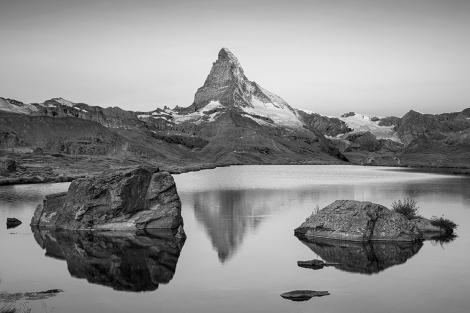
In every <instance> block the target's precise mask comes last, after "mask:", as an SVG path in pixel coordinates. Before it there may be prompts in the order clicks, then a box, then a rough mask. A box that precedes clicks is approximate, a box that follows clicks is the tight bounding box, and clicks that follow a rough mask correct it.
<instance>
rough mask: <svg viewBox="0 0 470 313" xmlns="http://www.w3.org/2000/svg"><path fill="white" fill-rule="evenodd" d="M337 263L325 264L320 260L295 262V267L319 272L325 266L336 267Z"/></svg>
mask: <svg viewBox="0 0 470 313" xmlns="http://www.w3.org/2000/svg"><path fill="white" fill-rule="evenodd" d="M337 264H338V263H325V262H323V261H322V260H317V259H314V260H308V261H297V266H299V267H304V268H311V269H314V270H319V269H322V268H324V267H325V266H333V265H337Z"/></svg>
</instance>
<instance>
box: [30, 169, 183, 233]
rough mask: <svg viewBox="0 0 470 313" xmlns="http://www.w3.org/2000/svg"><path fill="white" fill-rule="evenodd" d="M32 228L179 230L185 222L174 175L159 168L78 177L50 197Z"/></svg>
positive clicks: (36, 214)
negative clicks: (65, 188)
mask: <svg viewBox="0 0 470 313" xmlns="http://www.w3.org/2000/svg"><path fill="white" fill-rule="evenodd" d="M31 225H32V226H39V227H47V228H59V229H73V230H77V229H114V230H118V229H120V230H136V229H147V228H149V229H150V228H164V229H174V228H178V227H180V226H182V225H183V219H182V217H181V202H180V199H179V196H178V193H177V192H176V186H175V182H174V180H173V177H172V176H171V175H170V174H169V173H167V172H160V171H159V170H158V169H156V168H145V167H139V168H134V169H128V170H122V171H117V172H116V171H114V172H107V173H104V174H102V175H99V176H96V177H92V178H79V179H76V180H74V181H72V183H71V184H70V187H69V189H68V192H65V193H59V194H54V195H49V196H46V198H45V199H44V201H43V203H42V204H40V205H39V206H38V207H37V208H36V211H35V212H34V216H33V219H32V221H31Z"/></svg>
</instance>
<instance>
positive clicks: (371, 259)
mask: <svg viewBox="0 0 470 313" xmlns="http://www.w3.org/2000/svg"><path fill="white" fill-rule="evenodd" d="M302 242H303V243H304V244H305V245H307V246H308V247H309V248H310V249H312V251H313V252H315V253H316V254H317V255H318V256H319V257H321V258H322V259H323V260H325V261H326V262H330V263H338V265H335V267H336V268H338V269H340V270H344V271H347V272H354V273H362V274H373V273H378V272H381V271H383V270H385V269H387V268H389V267H391V266H394V265H399V264H403V263H405V262H406V261H407V260H408V259H409V258H411V257H412V256H413V255H415V254H416V253H418V251H419V250H420V249H421V247H422V246H423V244H422V242H415V243H410V242H365V243H361V242H348V241H337V240H328V239H315V241H312V242H304V241H302Z"/></svg>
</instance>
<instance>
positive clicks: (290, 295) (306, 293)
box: [281, 290, 330, 301]
mask: <svg viewBox="0 0 470 313" xmlns="http://www.w3.org/2000/svg"><path fill="white" fill-rule="evenodd" d="M329 294H330V293H329V292H328V291H315V290H293V291H289V292H285V293H283V294H281V297H283V298H284V299H289V300H292V301H307V300H310V299H311V298H313V297H324V296H328V295H329Z"/></svg>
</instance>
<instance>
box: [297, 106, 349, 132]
mask: <svg viewBox="0 0 470 313" xmlns="http://www.w3.org/2000/svg"><path fill="white" fill-rule="evenodd" d="M298 112H299V115H300V117H301V118H302V121H303V122H304V124H305V126H306V127H307V128H309V129H315V130H317V131H319V132H320V133H322V134H323V135H327V136H333V137H334V136H337V135H339V134H345V133H348V132H350V131H352V129H351V128H349V127H348V125H346V123H345V122H344V121H342V120H340V119H339V118H335V117H327V116H323V115H320V114H317V113H306V112H304V111H301V110H299V111H298Z"/></svg>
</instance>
